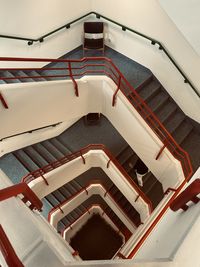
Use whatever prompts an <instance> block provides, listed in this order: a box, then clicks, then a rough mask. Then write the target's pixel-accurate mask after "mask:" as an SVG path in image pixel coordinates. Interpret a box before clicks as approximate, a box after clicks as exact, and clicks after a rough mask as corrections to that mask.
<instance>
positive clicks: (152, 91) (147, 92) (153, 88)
mask: <svg viewBox="0 0 200 267" xmlns="http://www.w3.org/2000/svg"><path fill="white" fill-rule="evenodd" d="M160 88H161V85H160V84H159V83H158V82H157V81H155V80H152V81H151V82H150V83H148V84H147V85H146V86H144V87H143V88H142V89H141V90H140V91H139V95H140V97H142V98H143V99H144V100H145V101H147V100H150V99H152V97H154V96H155V95H156V94H158V92H159V91H160Z"/></svg>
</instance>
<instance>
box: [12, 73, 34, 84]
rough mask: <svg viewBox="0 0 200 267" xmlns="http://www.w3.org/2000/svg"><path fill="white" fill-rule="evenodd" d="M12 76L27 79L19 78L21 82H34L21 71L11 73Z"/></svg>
mask: <svg viewBox="0 0 200 267" xmlns="http://www.w3.org/2000/svg"><path fill="white" fill-rule="evenodd" d="M12 74H13V76H16V77H17V76H21V77H27V78H23V79H21V78H19V80H20V81H21V82H34V80H33V79H31V78H28V75H27V74H26V73H25V72H24V71H22V70H18V71H15V72H12Z"/></svg>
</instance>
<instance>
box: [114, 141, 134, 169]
mask: <svg viewBox="0 0 200 267" xmlns="http://www.w3.org/2000/svg"><path fill="white" fill-rule="evenodd" d="M133 154H134V152H133V150H132V148H131V147H130V146H127V147H126V148H125V149H123V151H121V152H120V154H118V156H117V157H116V158H117V160H118V161H119V163H120V164H121V165H123V163H124V162H126V160H128V159H129V158H130V157H131V156H132V155H133Z"/></svg>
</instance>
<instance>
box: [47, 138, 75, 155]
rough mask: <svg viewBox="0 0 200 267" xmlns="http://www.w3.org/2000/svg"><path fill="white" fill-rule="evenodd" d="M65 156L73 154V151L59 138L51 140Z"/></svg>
mask: <svg viewBox="0 0 200 267" xmlns="http://www.w3.org/2000/svg"><path fill="white" fill-rule="evenodd" d="M49 142H51V143H52V144H53V145H54V146H55V147H56V148H57V149H58V150H59V151H60V152H61V153H62V154H63V155H64V156H66V155H68V154H71V153H72V152H71V150H69V149H68V148H67V147H65V146H64V145H63V144H62V143H61V142H60V141H59V140H58V139H57V138H52V139H50V140H49Z"/></svg>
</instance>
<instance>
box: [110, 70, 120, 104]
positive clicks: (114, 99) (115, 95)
mask: <svg viewBox="0 0 200 267" xmlns="http://www.w3.org/2000/svg"><path fill="white" fill-rule="evenodd" d="M121 79H122V77H121V75H119V78H118V84H117V89H116V91H115V93H114V94H113V99H112V106H113V107H114V106H115V104H116V97H117V93H118V91H119V89H120V85H121Z"/></svg>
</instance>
